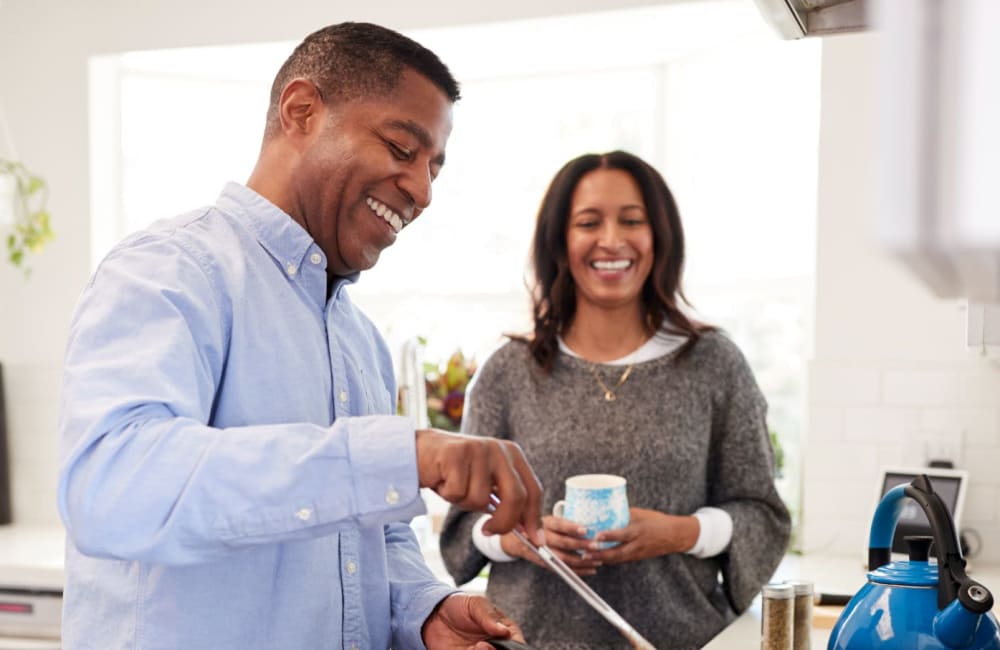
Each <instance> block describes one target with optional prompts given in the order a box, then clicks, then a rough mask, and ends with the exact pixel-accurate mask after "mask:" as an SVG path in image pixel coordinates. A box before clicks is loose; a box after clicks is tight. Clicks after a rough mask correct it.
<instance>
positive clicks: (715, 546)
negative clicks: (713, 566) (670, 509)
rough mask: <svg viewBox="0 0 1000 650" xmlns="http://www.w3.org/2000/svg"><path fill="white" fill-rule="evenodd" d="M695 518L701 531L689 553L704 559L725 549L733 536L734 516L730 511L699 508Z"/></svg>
mask: <svg viewBox="0 0 1000 650" xmlns="http://www.w3.org/2000/svg"><path fill="white" fill-rule="evenodd" d="M694 518H695V519H697V520H698V524H699V526H700V531H699V532H698V541H697V542H695V543H694V546H692V547H691V548H690V549H689V550H688V551H687V553H688V555H693V556H695V557H696V558H699V559H702V560H703V559H705V558H710V557H715V556H716V555H718V554H719V553H722V552H723V551H725V550H726V548H727V547H728V546H729V542H730V541H731V540H732V538H733V518H732V517H731V516H730V515H729V513H728V512H726V511H725V510H723V509H721V508H698V510H697V511H696V512H695V513H694Z"/></svg>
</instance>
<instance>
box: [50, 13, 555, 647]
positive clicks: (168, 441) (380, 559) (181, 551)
mask: <svg viewBox="0 0 1000 650" xmlns="http://www.w3.org/2000/svg"><path fill="white" fill-rule="evenodd" d="M458 97H459V89H458V84H457V83H456V82H455V80H454V78H453V77H452V76H451V74H450V73H449V71H448V69H447V68H446V67H445V66H444V64H443V63H441V62H440V61H439V60H438V58H437V57H436V56H435V55H434V54H433V53H431V52H430V51H428V50H426V49H425V48H423V47H421V46H420V45H418V44H416V43H414V42H413V41H411V40H410V39H408V38H406V37H404V36H402V35H400V34H397V33H395V32H393V31H390V30H387V29H384V28H381V27H378V26H375V25H369V24H355V23H345V24H341V25H334V26H331V27H327V28H325V29H322V30H320V31H318V32H316V33H314V34H312V35H311V36H309V37H308V38H306V39H305V41H303V43H302V44H301V45H299V47H298V48H296V50H295V51H294V52H293V54H292V55H291V56H290V58H289V59H288V61H286V63H285V64H284V66H283V67H282V68H281V70H280V71H279V72H278V74H277V77H276V78H275V81H274V86H273V89H272V94H271V102H270V107H269V110H268V116H267V125H266V129H265V134H264V140H263V145H262V147H261V152H260V156H259V159H258V161H257V165H256V167H255V168H254V170H253V173H252V174H251V176H250V179H249V181H248V183H247V185H246V186H245V187H244V186H241V185H238V184H235V183H231V184H229V185H228V186H227V187H226V188H225V189H224V191H223V193H222V195H221V197H220V198H219V200H218V202H217V204H216V205H215V206H213V207H209V208H205V209H202V210H199V211H196V212H192V213H190V214H187V215H183V216H181V217H178V218H175V219H172V220H168V221H165V222H161V223H158V224H155V225H154V226H152V227H151V228H150V229H149V230H148V231H145V232H142V233H139V234H136V235H134V236H131V237H129V238H127V239H126V240H125V241H124V242H122V243H121V244H119V245H118V246H117V247H116V248H115V249H114V250H113V251H112V252H111V253H110V254H109V255H108V257H107V258H105V260H104V261H103V262H102V263H101V265H100V267H99V268H98V270H97V271H96V272H95V274H94V277H93V278H92V280H91V282H90V284H89V285H88V286H87V288H86V289H85V291H84V293H83V296H82V298H81V301H80V303H79V305H78V307H77V311H76V313H75V315H74V318H73V322H72V326H71V332H70V337H69V345H68V350H67V357H66V368H65V379H64V392H63V408H62V414H61V420H60V429H61V435H62V448H61V457H62V464H61V471H60V483H59V508H60V513H61V515H62V517H63V520H64V522H65V523H66V528H67V531H68V536H69V542H68V544H67V558H66V589H65V611H64V621H63V633H64V644H65V647H66V648H71V649H74V650H76V649H78V648H94V649H96V650H110V649H115V648H129V649H133V648H135V649H142V650H148V649H160V648H164V649H166V648H170V649H183V650H195V649H201V648H204V649H206V650H207V649H211V650H220V649H227V648H233V649H238V650H248V649H255V648H260V649H265V648H267V649H275V650H286V649H287V650H317V649H325V648H387V647H389V646H392V647H395V648H422V647H424V645H425V644H426V646H427V647H430V648H457V647H472V646H474V645H476V646H477V647H488V646H487V644H485V643H482V640H483V639H485V638H487V637H500V638H509V637H513V638H515V639H521V635H520V632H519V630H518V629H517V626H516V625H515V624H513V623H512V622H511V621H509V620H508V619H507V618H506V617H505V616H504V615H503V614H502V613H500V612H499V611H497V610H496V609H495V608H493V607H492V606H491V605H490V604H489V603H488V601H486V600H485V599H483V598H479V597H473V596H469V595H466V594H460V593H456V592H455V590H454V589H452V588H450V587H448V586H446V585H444V584H442V583H440V582H438V581H436V580H435V579H434V578H433V576H432V574H431V573H430V571H429V570H428V569H427V567H426V565H425V564H424V563H423V559H422V557H421V555H420V551H419V547H418V545H417V543H416V540H415V537H414V535H413V533H412V531H411V530H410V528H409V526H408V525H407V523H406V522H407V521H408V520H409V519H410V518H411V517H413V516H414V515H416V514H419V513H421V512H423V503H422V501H421V499H420V495H419V488H420V487H430V488H433V489H435V490H436V491H437V492H438V493H439V494H441V495H442V496H443V497H444V498H446V499H448V500H449V501H451V502H453V503H456V504H458V505H459V506H461V507H464V508H469V509H477V510H485V509H486V508H487V506H488V504H489V498H490V494H491V492H496V493H497V494H498V495H499V497H500V499H501V504H500V506H499V508H498V509H497V511H496V514H495V516H494V518H493V520H492V522H493V524H492V528H491V529H490V532H496V533H499V532H505V531H507V530H509V529H511V528H512V527H513V526H515V525H518V524H520V525H523V526H524V527H525V528H526V529H527V530H528V532H529V533H530V534H532V535H536V536H537V535H538V534H539V531H538V520H539V518H540V512H539V508H540V494H541V488H540V486H539V484H538V482H537V479H536V478H535V476H534V474H533V472H532V471H531V469H530V467H529V466H528V464H527V462H526V461H525V459H524V456H523V454H522V453H521V450H520V449H519V448H518V447H516V446H514V445H512V444H510V443H501V442H497V441H495V440H491V439H488V438H478V437H476V438H470V437H465V436H461V435H454V434H448V433H444V432H441V431H435V430H420V431H414V429H413V426H412V424H411V423H409V422H408V420H406V419H405V418H400V417H397V416H395V415H392V414H393V413H395V395H396V392H395V380H394V377H393V371H392V363H391V355H390V353H389V350H388V349H387V347H386V344H385V342H384V340H383V339H382V338H381V336H380V335H379V334H378V332H377V331H376V329H375V328H374V326H373V325H372V324H371V322H370V321H369V320H368V319H367V318H366V317H365V316H364V315H363V314H362V313H361V312H360V311H359V310H358V309H357V308H355V307H354V306H353V304H352V303H351V301H350V298H349V297H348V294H347V291H346V285H348V284H351V283H353V282H355V281H356V280H357V278H358V275H359V273H360V271H363V270H365V269H368V268H371V267H372V266H373V265H374V264H375V262H376V261H377V260H378V257H379V254H380V253H381V251H382V250H383V249H384V248H386V247H388V246H390V245H391V244H392V243H393V242H394V241H395V240H396V237H397V235H399V233H400V232H401V231H402V230H403V229H405V227H406V226H407V225H408V224H409V223H411V222H412V221H413V220H414V219H415V218H416V217H417V216H418V215H419V214H420V212H421V210H423V209H424V208H426V207H427V205H428V204H429V203H430V201H431V182H432V181H433V180H434V177H435V176H437V174H438V173H439V172H440V170H441V167H442V165H443V164H444V159H445V145H446V142H447V139H448V136H449V134H450V132H451V107H452V104H453V103H454V102H455V101H456V100H457V99H458ZM193 155H196V152H193ZM522 640H523V639H522ZM477 643H478V645H477Z"/></svg>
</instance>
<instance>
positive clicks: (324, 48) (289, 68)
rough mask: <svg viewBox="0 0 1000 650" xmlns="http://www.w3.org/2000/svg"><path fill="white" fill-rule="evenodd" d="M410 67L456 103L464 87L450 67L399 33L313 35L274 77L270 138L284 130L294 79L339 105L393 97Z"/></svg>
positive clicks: (359, 28) (347, 27) (363, 28)
mask: <svg viewBox="0 0 1000 650" xmlns="http://www.w3.org/2000/svg"><path fill="white" fill-rule="evenodd" d="M406 67H409V68H412V69H413V70H415V71H417V72H419V73H420V74H422V75H423V76H425V77H426V78H427V79H429V80H430V81H431V82H433V83H434V84H435V85H436V86H437V87H438V88H440V89H441V91H442V92H444V93H445V95H447V96H448V99H450V100H451V101H452V102H456V101H458V99H459V97H460V91H459V85H458V82H457V81H456V80H455V78H454V77H453V76H452V74H451V71H449V70H448V67H447V66H446V65H445V64H444V63H443V62H442V61H441V59H439V58H438V57H437V55H436V54H434V53H433V52H431V51H430V50H428V49H427V48H426V47H424V46H423V45H420V44H419V43H417V42H416V41H414V40H412V39H410V38H408V37H406V36H403V35H402V34H400V33H399V32H395V31H393V30H391V29H388V28H385V27H381V26H379V25H373V24H371V23H355V22H346V23H339V24H336V25H330V26H328V27H324V28H323V29H320V30H318V31H316V32H313V33H312V34H310V35H309V36H307V37H306V38H305V40H303V41H302V42H301V43H300V44H299V45H298V47H296V48H295V50H294V51H293V52H292V54H291V55H290V56H289V57H288V59H287V60H286V61H285V63H284V64H283V65H282V66H281V69H280V70H278V74H277V75H276V76H275V78H274V83H273V84H272V85H271V103H270V106H269V107H268V111H267V133H268V134H270V133H272V132H273V131H274V130H275V129H277V127H278V102H279V100H280V98H281V91H282V90H284V88H285V86H286V85H287V84H288V82H290V81H291V80H292V79H295V78H299V77H302V78H305V79H308V80H310V81H312V82H313V83H314V84H316V86H317V87H318V88H319V90H320V93H321V94H322V95H323V101H324V102H326V103H328V104H336V103H339V102H344V101H351V100H356V99H361V98H369V97H371V98H377V97H384V96H386V95H389V94H390V93H392V91H393V90H395V88H396V84H397V83H398V82H399V77H400V75H401V74H402V72H403V69H404V68H406Z"/></svg>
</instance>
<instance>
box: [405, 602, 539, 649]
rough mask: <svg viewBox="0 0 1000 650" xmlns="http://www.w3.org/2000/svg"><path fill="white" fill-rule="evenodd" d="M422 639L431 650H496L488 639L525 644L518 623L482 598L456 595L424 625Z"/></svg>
mask: <svg viewBox="0 0 1000 650" xmlns="http://www.w3.org/2000/svg"><path fill="white" fill-rule="evenodd" d="M421 636H422V637H423V639H424V645H426V646H427V649H428V650H458V649H459V648H461V650H468V649H470V648H474V649H475V650H493V646H492V645H490V644H489V643H486V639H511V638H512V639H514V640H515V641H519V642H521V643H524V635H523V634H521V628H519V627H518V626H517V623H515V622H514V621H512V620H510V619H509V618H507V615H506V614H504V613H503V612H501V611H500V610H499V609H497V608H496V606H495V605H493V603H491V602H490V601H488V600H486V599H485V598H483V597H482V596H473V595H472V594H452V595H451V596H448V597H447V598H445V599H444V600H442V601H441V602H440V603H438V606H437V608H435V610H434V611H433V612H431V615H430V616H428V617H427V620H426V621H425V622H424V627H423V630H422V631H421Z"/></svg>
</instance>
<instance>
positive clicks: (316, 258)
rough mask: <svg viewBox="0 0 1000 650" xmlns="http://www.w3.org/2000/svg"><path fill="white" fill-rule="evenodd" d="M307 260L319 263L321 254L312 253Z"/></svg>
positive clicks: (321, 258)
mask: <svg viewBox="0 0 1000 650" xmlns="http://www.w3.org/2000/svg"><path fill="white" fill-rule="evenodd" d="M309 261H310V262H312V263H313V264H319V263H320V262H322V261H323V256H322V255H320V254H319V253H313V254H312V255H310V256H309Z"/></svg>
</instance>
